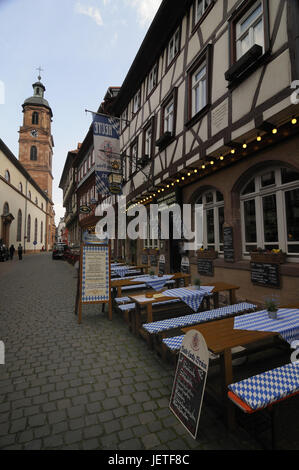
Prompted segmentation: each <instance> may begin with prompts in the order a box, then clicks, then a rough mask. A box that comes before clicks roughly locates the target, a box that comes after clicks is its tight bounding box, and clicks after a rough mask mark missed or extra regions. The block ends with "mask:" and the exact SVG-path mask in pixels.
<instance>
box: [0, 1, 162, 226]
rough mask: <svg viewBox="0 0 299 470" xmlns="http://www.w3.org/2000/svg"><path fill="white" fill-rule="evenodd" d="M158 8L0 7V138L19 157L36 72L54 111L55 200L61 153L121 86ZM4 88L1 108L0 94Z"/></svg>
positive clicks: (148, 4)
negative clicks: (109, 90) (108, 95)
mask: <svg viewBox="0 0 299 470" xmlns="http://www.w3.org/2000/svg"><path fill="white" fill-rule="evenodd" d="M160 4H161V0H50V1H49V0H0V24H1V27H0V103H1V104H0V138H1V139H2V140H3V141H4V143H5V144H6V145H7V146H8V147H9V148H10V150H11V151H12V152H13V153H14V155H15V156H16V157H18V153H19V150H18V149H19V146H18V138H19V134H18V130H19V127H20V126H21V125H22V120H23V114H22V104H23V102H24V100H25V99H26V98H28V97H30V96H32V93H33V90H32V84H33V83H34V82H35V81H36V80H37V76H38V71H37V68H38V67H39V66H41V67H42V69H43V70H44V71H43V72H42V73H41V75H42V82H43V84H44V85H45V87H46V92H45V98H46V99H47V100H48V101H49V104H50V106H51V108H52V111H53V123H52V134H53V137H54V144H55V147H54V157H53V176H54V182H53V200H54V203H55V212H56V215H57V216H56V223H58V221H59V217H61V216H63V214H64V209H63V208H62V191H61V189H59V188H58V185H59V181H60V177H61V173H62V170H63V166H64V162H65V159H66V155H67V152H68V151H69V150H72V149H75V148H76V147H77V143H78V142H82V140H83V139H84V137H85V135H86V133H87V131H88V128H89V125H90V122H91V117H90V115H89V114H86V113H85V109H90V110H95V111H96V110H97V108H98V106H99V104H100V103H101V101H102V100H103V98H104V95H105V93H106V91H107V88H108V87H109V86H121V84H122V82H123V80H124V78H125V76H126V74H127V71H128V70H129V67H130V65H131V63H132V61H133V60H134V57H135V55H136V53H137V51H138V48H139V46H140V44H141V42H142V40H143V38H144V36H145V34H146V31H147V29H148V27H149V25H150V22H151V20H152V19H153V17H154V15H155V13H156V11H157V9H158V7H159V6H160ZM3 85H4V90H5V93H4V102H3V96H2V95H3V93H1V90H2V89H3Z"/></svg>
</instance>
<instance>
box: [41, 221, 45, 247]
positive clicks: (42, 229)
mask: <svg viewBox="0 0 299 470" xmlns="http://www.w3.org/2000/svg"><path fill="white" fill-rule="evenodd" d="M43 231H44V224H43V221H41V223H40V242H41V243H43Z"/></svg>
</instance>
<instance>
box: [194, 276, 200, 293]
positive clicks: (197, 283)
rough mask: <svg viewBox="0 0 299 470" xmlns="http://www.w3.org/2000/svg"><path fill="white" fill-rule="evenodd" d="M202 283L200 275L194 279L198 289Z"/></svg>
mask: <svg viewBox="0 0 299 470" xmlns="http://www.w3.org/2000/svg"><path fill="white" fill-rule="evenodd" d="M200 284H201V281H200V279H199V277H198V278H196V279H195V280H194V285H195V286H196V289H198V290H199V289H200Z"/></svg>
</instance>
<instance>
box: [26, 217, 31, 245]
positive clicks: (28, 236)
mask: <svg viewBox="0 0 299 470" xmlns="http://www.w3.org/2000/svg"><path fill="white" fill-rule="evenodd" d="M30 233H31V216H30V214H28V217H27V242H30Z"/></svg>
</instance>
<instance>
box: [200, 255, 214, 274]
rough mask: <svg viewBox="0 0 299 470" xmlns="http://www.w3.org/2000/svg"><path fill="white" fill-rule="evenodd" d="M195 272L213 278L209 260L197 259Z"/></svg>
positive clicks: (212, 269) (211, 264)
mask: <svg viewBox="0 0 299 470" xmlns="http://www.w3.org/2000/svg"><path fill="white" fill-rule="evenodd" d="M197 271H198V273H199V274H204V275H205V276H214V264H213V261H212V260H210V259H204V258H202V259H201V258H198V260H197Z"/></svg>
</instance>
